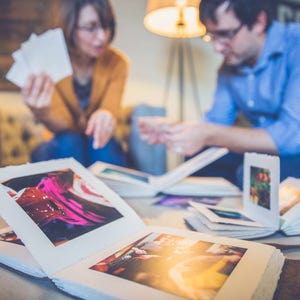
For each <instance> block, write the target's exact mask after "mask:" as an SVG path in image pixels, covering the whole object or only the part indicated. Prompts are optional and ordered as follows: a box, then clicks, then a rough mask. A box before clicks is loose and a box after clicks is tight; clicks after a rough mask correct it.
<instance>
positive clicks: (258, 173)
mask: <svg viewBox="0 0 300 300" xmlns="http://www.w3.org/2000/svg"><path fill="white" fill-rule="evenodd" d="M250 200H251V201H252V202H253V203H255V204H257V205H259V206H262V207H264V208H267V209H270V203H271V176H270V170H269V169H267V168H258V167H253V166H251V168H250Z"/></svg>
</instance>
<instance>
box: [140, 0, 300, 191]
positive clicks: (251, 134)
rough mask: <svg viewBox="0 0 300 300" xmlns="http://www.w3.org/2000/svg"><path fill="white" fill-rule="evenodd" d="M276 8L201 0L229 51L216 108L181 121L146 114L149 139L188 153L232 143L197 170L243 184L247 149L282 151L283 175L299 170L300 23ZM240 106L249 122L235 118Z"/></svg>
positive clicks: (217, 41)
mask: <svg viewBox="0 0 300 300" xmlns="http://www.w3.org/2000/svg"><path fill="white" fill-rule="evenodd" d="M272 7H274V3H273V4H272V0H253V1H248V0H202V1H201V3H200V19H201V21H202V22H203V23H204V24H205V25H206V29H207V34H208V36H210V37H211V42H212V43H213V46H214V50H215V51H216V52H218V53H220V54H222V56H223V57H224V62H223V64H222V66H221V68H220V70H219V73H218V82H217V88H216V92H215V97H214V103H213V106H212V108H211V110H210V111H209V112H207V114H206V115H205V118H204V120H202V121H195V122H185V123H181V124H170V123H164V126H162V124H161V120H154V119H149V118H147V119H144V120H143V119H141V120H140V123H139V127H140V130H141V133H142V137H143V138H144V139H145V140H147V141H148V142H150V143H158V142H163V143H165V144H166V145H167V146H168V148H169V149H170V150H173V151H176V150H177V151H178V150H180V152H181V153H183V154H184V155H188V156H190V155H194V154H195V153H197V152H198V151H200V150H202V149H203V148H204V147H207V146H220V147H226V148H228V149H229V150H230V153H229V154H228V155H227V156H225V157H224V158H222V159H220V160H218V161H216V162H215V163H213V164H211V165H209V166H208V167H207V168H204V169H203V170H201V171H200V172H199V173H197V175H203V176H224V177H225V178H227V179H229V180H230V181H231V182H233V183H235V184H239V185H240V186H241V182H242V178H241V177H242V172H241V168H242V163H243V153H245V152H259V153H267V154H273V155H279V157H280V168H281V176H280V177H281V178H280V179H281V180H283V179H284V178H286V177H288V176H294V177H300V105H299V104H300V88H299V85H300V56H299V52H300V25H297V24H289V25H281V24H279V23H278V22H276V21H274V20H273V15H272ZM238 113H242V114H243V115H244V117H245V118H246V119H247V120H248V121H249V123H250V125H251V126H250V127H241V126H237V125H235V120H236V117H237V114H238ZM157 124H159V126H157ZM162 128H163V130H162ZM159 129H160V130H159Z"/></svg>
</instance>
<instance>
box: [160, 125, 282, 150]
mask: <svg viewBox="0 0 300 300" xmlns="http://www.w3.org/2000/svg"><path fill="white" fill-rule="evenodd" d="M164 139H165V140H164V142H165V143H166V144H167V146H168V148H169V149H170V150H173V151H176V150H178V149H181V152H182V153H183V154H185V155H193V154H195V153H197V152H198V151H200V150H201V149H202V148H204V147H206V146H217V147H226V148H228V149H229V150H231V151H234V152H239V153H244V152H263V153H269V154H278V151H277V147H276V145H275V143H274V142H273V140H272V138H271V137H270V135H269V134H268V133H267V132H266V131H265V130H263V129H259V128H247V127H237V126H224V125H218V124H214V123H208V122H188V123H182V124H178V125H173V126H171V127H170V128H169V129H168V131H167V133H166V134H165V138H164Z"/></svg>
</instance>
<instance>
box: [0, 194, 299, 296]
mask: <svg viewBox="0 0 300 300" xmlns="http://www.w3.org/2000/svg"><path fill="white" fill-rule="evenodd" d="M157 200H158V199H157V198H144V199H127V200H126V202H127V203H128V204H129V205H130V206H131V207H132V208H133V209H134V210H135V211H136V212H137V214H138V215H140V216H141V217H142V219H143V220H144V222H145V223H146V224H147V225H159V226H168V227H175V228H179V229H188V227H187V225H186V224H185V221H184V216H185V215H186V214H188V211H187V210H184V209H173V208H169V207H165V206H161V205H155V202H157ZM5 225H6V224H5V222H4V221H3V220H1V219H0V228H1V227H3V226H5ZM256 241H259V242H265V243H281V244H286V245H289V247H290V245H298V247H296V246H295V247H293V246H292V247H290V248H288V249H284V250H282V252H283V253H284V255H285V256H286V257H287V258H291V259H300V247H299V244H300V236H297V237H285V236H283V235H281V234H275V235H273V236H271V237H268V238H264V239H258V240H256ZM0 290H1V292H0V298H1V300H11V299H14V300H17V299H22V300H26V299H28V300H29V299H31V300H32V299H43V300H47V299H51V300H52V299H55V300H64V299H74V298H73V297H71V296H69V295H66V294H64V293H62V292H61V291H60V290H59V289H57V288H56V287H55V285H54V284H53V283H52V282H51V281H50V280H48V279H36V278H32V277H30V276H27V275H24V274H21V273H18V272H16V271H14V270H10V269H8V268H7V267H5V266H1V265H0Z"/></svg>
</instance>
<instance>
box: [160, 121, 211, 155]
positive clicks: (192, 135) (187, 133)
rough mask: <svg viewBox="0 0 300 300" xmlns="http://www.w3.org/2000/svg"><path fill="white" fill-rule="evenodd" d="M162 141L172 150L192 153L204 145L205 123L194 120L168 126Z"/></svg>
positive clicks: (185, 153)
mask: <svg viewBox="0 0 300 300" xmlns="http://www.w3.org/2000/svg"><path fill="white" fill-rule="evenodd" d="M164 142H165V144H166V145H167V147H168V149H169V150H171V151H173V152H176V153H180V154H184V155H188V156H190V155H193V154H195V153H197V152H199V151H200V150H201V149H202V148H203V147H205V146H206V130H205V123H200V122H197V121H194V122H185V123H180V124H174V125H172V126H169V128H168V129H167V131H166V132H165V135H164Z"/></svg>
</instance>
